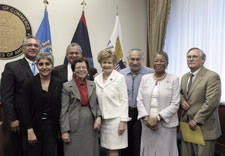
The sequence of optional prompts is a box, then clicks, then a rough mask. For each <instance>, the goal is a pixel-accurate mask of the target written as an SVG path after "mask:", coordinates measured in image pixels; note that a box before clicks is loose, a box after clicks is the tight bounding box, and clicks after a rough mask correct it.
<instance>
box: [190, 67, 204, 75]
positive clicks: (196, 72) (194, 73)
mask: <svg viewBox="0 0 225 156" xmlns="http://www.w3.org/2000/svg"><path fill="white" fill-rule="evenodd" d="M201 69H202V67H201V68H199V69H198V70H196V71H195V72H193V73H192V72H190V73H189V74H193V75H194V76H196V75H197V74H198V72H199V71H200V70H201Z"/></svg>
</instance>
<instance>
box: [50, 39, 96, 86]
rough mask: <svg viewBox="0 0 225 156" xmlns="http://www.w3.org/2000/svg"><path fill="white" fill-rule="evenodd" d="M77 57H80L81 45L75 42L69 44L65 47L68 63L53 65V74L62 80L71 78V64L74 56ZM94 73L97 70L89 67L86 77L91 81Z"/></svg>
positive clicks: (65, 80)
mask: <svg viewBox="0 0 225 156" xmlns="http://www.w3.org/2000/svg"><path fill="white" fill-rule="evenodd" d="M79 57H82V49H81V46H80V45H79V44H78V43H75V42H73V43H71V44H69V45H68V47H67V49H66V58H67V60H68V63H66V64H63V65H59V66H57V67H55V68H54V70H53V75H54V76H56V77H58V78H59V79H61V81H62V82H67V81H70V80H72V77H73V72H72V69H71V64H72V63H73V61H74V60H75V59H76V58H79ZM95 74H97V70H96V69H95V68H92V67H89V70H88V75H87V79H88V80H92V81H93V80H94V76H95Z"/></svg>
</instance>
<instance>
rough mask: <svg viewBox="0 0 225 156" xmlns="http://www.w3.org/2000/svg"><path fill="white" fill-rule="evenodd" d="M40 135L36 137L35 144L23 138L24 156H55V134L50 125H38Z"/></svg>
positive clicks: (25, 137)
mask: <svg viewBox="0 0 225 156" xmlns="http://www.w3.org/2000/svg"><path fill="white" fill-rule="evenodd" d="M40 127H41V130H42V134H41V135H40V136H38V137H37V142H36V143H35V144H30V143H29V142H28V139H27V136H24V138H23V146H24V149H23V150H24V156H55V155H56V150H57V148H56V147H57V134H56V132H54V131H53V130H52V125H51V124H49V125H47V124H43V125H40Z"/></svg>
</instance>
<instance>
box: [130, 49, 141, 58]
mask: <svg viewBox="0 0 225 156" xmlns="http://www.w3.org/2000/svg"><path fill="white" fill-rule="evenodd" d="M133 51H139V52H140V54H141V58H143V56H144V55H143V52H142V51H141V49H139V48H132V49H131V50H130V51H129V53H128V58H129V57H130V55H131V54H132V52H133Z"/></svg>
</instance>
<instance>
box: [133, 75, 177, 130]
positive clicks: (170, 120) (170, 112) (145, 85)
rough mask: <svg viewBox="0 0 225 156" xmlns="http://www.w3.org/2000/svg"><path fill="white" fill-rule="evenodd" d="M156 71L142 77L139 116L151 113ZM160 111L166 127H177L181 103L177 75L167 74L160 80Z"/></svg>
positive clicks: (138, 99)
mask: <svg viewBox="0 0 225 156" xmlns="http://www.w3.org/2000/svg"><path fill="white" fill-rule="evenodd" d="M153 75H154V73H152V74H147V75H144V76H143V77H142V80H141V84H140V87H139V91H138V96H137V108H138V118H139V119H140V118H142V117H144V116H147V115H149V111H150V108H151V95H152V91H153V88H154V86H155V83H156V80H155V79H154V78H153ZM157 85H158V90H159V93H158V112H159V115H160V116H161V117H162V118H163V121H161V123H162V125H163V126H164V127H175V126H177V125H178V117H177V110H178V108H179V104H180V89H179V78H178V77H177V76H175V75H171V74H167V75H166V77H165V78H164V79H163V80H161V81H158V84H157Z"/></svg>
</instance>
